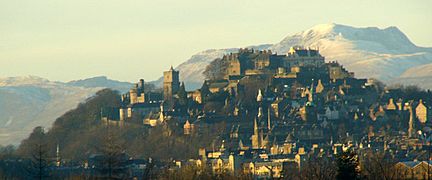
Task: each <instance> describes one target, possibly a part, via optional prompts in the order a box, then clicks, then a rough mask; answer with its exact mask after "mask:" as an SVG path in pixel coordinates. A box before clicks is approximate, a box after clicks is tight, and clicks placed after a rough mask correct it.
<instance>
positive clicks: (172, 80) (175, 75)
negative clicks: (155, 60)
mask: <svg viewBox="0 0 432 180" xmlns="http://www.w3.org/2000/svg"><path fill="white" fill-rule="evenodd" d="M179 89H180V80H179V72H178V71H175V70H174V69H173V67H172V66H171V68H170V70H168V71H165V72H164V82H163V93H164V94H163V95H164V100H165V101H171V100H172V98H173V95H174V94H176V93H177V92H178V91H179Z"/></svg>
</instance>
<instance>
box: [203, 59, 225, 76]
mask: <svg viewBox="0 0 432 180" xmlns="http://www.w3.org/2000/svg"><path fill="white" fill-rule="evenodd" d="M227 67H228V61H227V60H226V59H221V58H217V59H215V60H213V61H212V62H211V63H210V64H209V65H207V67H206V69H205V70H204V72H203V74H204V76H205V77H206V79H209V80H216V79H223V78H224V76H225V75H226V70H227Z"/></svg>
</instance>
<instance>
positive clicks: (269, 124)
mask: <svg viewBox="0 0 432 180" xmlns="http://www.w3.org/2000/svg"><path fill="white" fill-rule="evenodd" d="M267 128H268V130H269V132H270V131H271V114H270V107H269V108H268V112H267Z"/></svg>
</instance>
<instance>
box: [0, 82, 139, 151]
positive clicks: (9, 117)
mask: <svg viewBox="0 0 432 180" xmlns="http://www.w3.org/2000/svg"><path fill="white" fill-rule="evenodd" d="M131 86H132V84H131V83H127V82H118V81H113V80H109V79H107V78H106V77H95V78H90V79H85V80H78V81H72V82H69V83H62V82H52V81H49V80H47V79H43V78H40V77H35V76H28V77H10V78H0V144H1V145H7V144H18V143H20V141H21V140H22V139H24V138H26V137H27V136H28V135H29V133H30V132H31V131H32V130H33V128H35V127H37V126H44V127H46V128H49V127H50V126H51V124H52V123H53V122H54V121H55V119H56V118H57V117H60V116H61V115H63V114H64V113H65V112H67V111H69V110H70V109H73V108H75V107H76V106H77V105H78V104H79V103H80V102H83V101H85V100H86V99H87V98H89V97H91V96H93V95H94V94H95V93H96V92H97V91H99V90H101V89H103V88H112V89H115V90H119V91H124V90H125V89H128V88H130V87H131Z"/></svg>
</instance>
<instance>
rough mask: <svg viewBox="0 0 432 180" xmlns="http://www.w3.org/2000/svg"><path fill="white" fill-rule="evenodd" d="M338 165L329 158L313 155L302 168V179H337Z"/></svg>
mask: <svg viewBox="0 0 432 180" xmlns="http://www.w3.org/2000/svg"><path fill="white" fill-rule="evenodd" d="M336 169H337V167H336V163H335V162H334V161H333V160H332V159H330V158H328V157H315V156H314V155H312V156H311V157H310V158H309V159H308V161H307V162H305V164H304V166H303V167H302V168H301V173H300V176H301V178H300V179H322V180H325V179H329V180H330V179H335V177H336Z"/></svg>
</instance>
